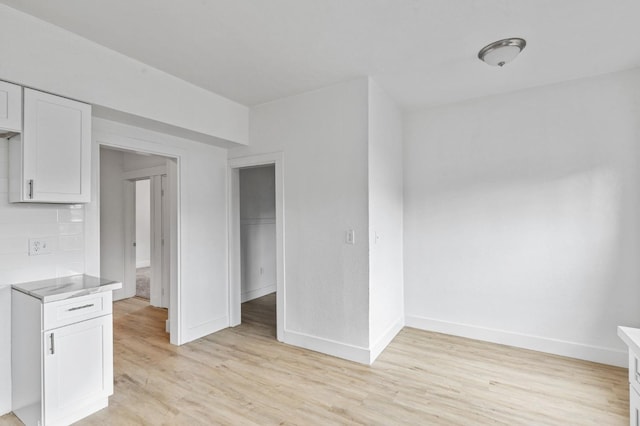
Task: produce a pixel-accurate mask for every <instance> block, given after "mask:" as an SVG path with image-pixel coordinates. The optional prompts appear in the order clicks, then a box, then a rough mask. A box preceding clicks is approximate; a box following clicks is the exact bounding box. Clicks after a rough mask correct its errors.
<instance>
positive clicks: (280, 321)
mask: <svg viewBox="0 0 640 426" xmlns="http://www.w3.org/2000/svg"><path fill="white" fill-rule="evenodd" d="M269 165H274V166H275V167H274V168H275V181H276V182H275V183H276V185H275V192H276V194H275V196H276V205H275V207H276V338H277V339H278V341H280V342H283V341H284V332H285V321H286V300H287V299H286V285H285V283H286V280H285V269H284V266H285V248H284V179H283V172H284V171H283V169H284V156H283V153H282V152H274V153H269V154H260V155H250V156H246V157H237V158H231V159H229V166H228V168H229V172H228V173H229V178H228V182H229V197H228V205H229V219H228V220H229V326H230V327H235V326H237V325H240V323H241V322H242V312H241V292H242V289H241V284H242V283H241V274H242V272H241V267H242V264H241V241H240V169H244V168H249V167H258V166H269Z"/></svg>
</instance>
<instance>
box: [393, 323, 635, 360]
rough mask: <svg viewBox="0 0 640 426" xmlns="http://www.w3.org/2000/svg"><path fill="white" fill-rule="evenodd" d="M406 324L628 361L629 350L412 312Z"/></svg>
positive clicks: (536, 348)
mask: <svg viewBox="0 0 640 426" xmlns="http://www.w3.org/2000/svg"><path fill="white" fill-rule="evenodd" d="M405 324H406V326H407V327H414V328H419V329H421V330H428V331H435V332H437V333H444V334H451V335H453V336H460V337H467V338H470V339H476V340H483V341H486V342H492V343H499V344H502V345H508V346H515V347H518V348H524V349H531V350H534V351H539V352H546V353H550V354H554V355H561V356H567V357H571V358H577V359H582V360H586V361H593V362H598V363H601V364H609V365H615V366H617V367H627V366H628V364H629V359H628V355H627V352H626V351H624V350H618V349H611V348H605V347H601V346H592V345H585V344H582V343H576V342H569V341H565V340H558V339H551V338H547V337H540V336H532V335H529V334H522V333H514V332H511V331H505V330H497V329H493V328H486V327H479V326H475V325H468V324H459V323H454V322H449V321H442V320H437V319H433V318H424V317H418V316H411V315H407V316H406V317H405Z"/></svg>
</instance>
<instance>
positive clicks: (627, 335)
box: [618, 326, 640, 354]
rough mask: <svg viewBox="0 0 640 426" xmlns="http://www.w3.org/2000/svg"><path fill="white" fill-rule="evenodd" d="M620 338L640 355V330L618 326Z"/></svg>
mask: <svg viewBox="0 0 640 426" xmlns="http://www.w3.org/2000/svg"><path fill="white" fill-rule="evenodd" d="M618 336H619V337H620V338H621V339H622V340H623V341H624V342H625V343H626V344H627V346H629V349H631V350H632V351H633V352H634V353H636V354H640V328H632V327H622V326H618Z"/></svg>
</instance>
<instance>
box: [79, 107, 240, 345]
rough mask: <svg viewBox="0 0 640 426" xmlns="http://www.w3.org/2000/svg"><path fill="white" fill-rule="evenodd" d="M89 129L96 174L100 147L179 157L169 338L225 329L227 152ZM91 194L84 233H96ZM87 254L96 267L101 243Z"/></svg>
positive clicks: (136, 132)
mask: <svg viewBox="0 0 640 426" xmlns="http://www.w3.org/2000/svg"><path fill="white" fill-rule="evenodd" d="M93 130H94V138H93V139H94V167H95V169H94V172H95V171H98V170H99V163H98V155H97V152H98V146H99V145H100V144H101V143H102V144H107V145H110V146H116V147H117V148H120V149H129V150H133V151H141V152H150V153H153V154H156V155H162V156H168V157H177V158H179V160H178V162H179V175H178V185H179V188H180V197H179V207H178V208H179V214H180V221H179V233H180V245H179V246H178V251H179V252H178V253H177V258H178V259H179V262H180V266H179V268H176V269H175V270H173V273H175V274H177V278H178V280H179V281H180V292H179V294H177V295H175V296H176V297H174V295H173V294H172V295H171V297H172V300H174V301H175V302H176V303H177V304H178V315H180V317H181V328H180V329H179V330H177V331H176V333H174V331H173V330H172V332H171V339H172V341H174V339H176V343H186V342H189V341H191V340H194V339H197V338H199V337H202V336H204V335H207V334H210V333H213V332H214V331H217V330H220V329H221V328H224V327H227V326H228V325H229V316H228V271H227V262H228V260H227V238H228V236H227V207H226V197H227V175H226V173H227V160H226V156H227V151H226V150H224V149H221V148H216V147H213V146H210V145H206V144H202V143H198V142H193V141H189V140H186V139H180V138H176V137H173V136H169V135H165V134H161V133H155V132H150V131H148V130H144V129H140V128H136V127H132V126H127V125H123V124H118V123H114V122H110V121H106V120H102V119H94V121H93ZM94 179H95V180H94V185H95V183H96V182H97V179H96V178H95V177H94ZM94 191H95V192H94V194H93V195H92V202H91V203H90V204H89V205H88V206H87V216H86V227H87V228H86V232H87V234H90V235H96V234H97V235H99V225H100V209H99V207H100V205H99V202H98V200H99V198H95V196H96V194H97V193H98V192H99V191H98V188H94ZM96 230H97V231H96ZM202 247H207V248H208V250H202ZM86 250H87V253H86V255H87V262H88V263H90V264H91V265H95V264H99V262H98V261H97V260H96V259H100V243H99V239H92V240H88V241H87V248H86Z"/></svg>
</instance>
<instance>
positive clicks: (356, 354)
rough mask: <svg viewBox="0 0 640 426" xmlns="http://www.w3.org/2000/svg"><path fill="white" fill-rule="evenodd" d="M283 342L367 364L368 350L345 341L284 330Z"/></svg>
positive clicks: (368, 358)
mask: <svg viewBox="0 0 640 426" xmlns="http://www.w3.org/2000/svg"><path fill="white" fill-rule="evenodd" d="M283 342H284V343H287V344H289V345H293V346H298V347H301V348H305V349H310V350H312V351H316V352H321V353H323V354H327V355H331V356H335V357H338V358H343V359H346V360H349V361H354V362H358V363H360V364H367V365H369V360H370V351H369V349H367V348H363V347H361V346H354V345H350V344H347V343H341V342H336V341H334V340H330V339H324V338H321V337H316V336H311V335H309V334H305V333H299V332H296V331H290V330H285V331H284V339H283Z"/></svg>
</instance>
